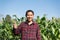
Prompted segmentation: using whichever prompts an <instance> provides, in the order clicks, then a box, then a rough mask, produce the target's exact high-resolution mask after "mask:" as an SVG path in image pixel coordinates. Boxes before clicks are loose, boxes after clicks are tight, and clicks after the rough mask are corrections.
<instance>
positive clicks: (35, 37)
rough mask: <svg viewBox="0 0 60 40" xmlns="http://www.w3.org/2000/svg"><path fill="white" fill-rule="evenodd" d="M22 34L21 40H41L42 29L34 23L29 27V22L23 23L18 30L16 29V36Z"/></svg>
mask: <svg viewBox="0 0 60 40" xmlns="http://www.w3.org/2000/svg"><path fill="white" fill-rule="evenodd" d="M20 33H21V35H22V36H21V40H41V35H40V29H39V26H38V24H37V23H35V22H33V23H32V24H31V25H28V23H27V22H22V23H21V24H20V25H19V26H18V28H17V29H14V34H20Z"/></svg>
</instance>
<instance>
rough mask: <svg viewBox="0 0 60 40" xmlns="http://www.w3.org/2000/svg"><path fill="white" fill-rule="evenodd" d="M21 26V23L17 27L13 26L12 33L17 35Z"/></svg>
mask: <svg viewBox="0 0 60 40" xmlns="http://www.w3.org/2000/svg"><path fill="white" fill-rule="evenodd" d="M13 26H14V25H13ZM21 26H22V23H21V24H20V25H19V26H18V27H17V28H16V27H13V33H14V34H15V35H17V34H19V33H20V32H21Z"/></svg>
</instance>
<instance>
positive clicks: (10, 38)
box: [0, 15, 60, 40]
mask: <svg viewBox="0 0 60 40" xmlns="http://www.w3.org/2000/svg"><path fill="white" fill-rule="evenodd" d="M13 17H15V19H11V17H9V16H8V17H6V18H2V21H3V22H2V23H0V40H20V38H21V36H20V35H21V34H19V35H14V34H13V22H14V21H16V23H17V25H18V24H20V23H21V22H23V21H25V18H24V17H22V18H20V19H19V18H17V16H16V15H13ZM9 18H10V19H9ZM34 21H36V22H37V23H38V24H39V27H40V31H41V33H40V34H41V38H42V40H60V19H57V18H54V17H52V19H50V20H48V19H47V18H46V17H45V16H43V17H42V18H40V17H39V16H37V18H36V19H34Z"/></svg>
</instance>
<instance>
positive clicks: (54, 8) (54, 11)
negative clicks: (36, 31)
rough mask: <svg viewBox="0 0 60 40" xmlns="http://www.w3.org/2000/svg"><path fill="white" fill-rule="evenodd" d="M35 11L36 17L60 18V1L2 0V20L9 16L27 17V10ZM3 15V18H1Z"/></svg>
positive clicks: (0, 4)
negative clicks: (44, 15)
mask: <svg viewBox="0 0 60 40" xmlns="http://www.w3.org/2000/svg"><path fill="white" fill-rule="evenodd" d="M29 9H31V10H33V11H34V13H35V17H36V16H40V17H42V16H43V14H46V15H47V18H48V19H50V18H51V17H56V18H59V17H60V0H0V18H1V17H5V16H6V15H7V14H9V15H11V16H12V15H14V14H15V15H17V17H18V18H20V17H23V16H25V12H26V10H29ZM1 15H2V16H1Z"/></svg>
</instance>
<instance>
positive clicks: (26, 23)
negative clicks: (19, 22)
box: [25, 20, 35, 25]
mask: <svg viewBox="0 0 60 40" xmlns="http://www.w3.org/2000/svg"><path fill="white" fill-rule="evenodd" d="M25 23H26V24H28V20H26V21H25ZM34 24H35V22H34V21H33V23H32V24H31V25H34Z"/></svg>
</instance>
